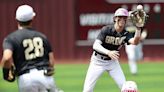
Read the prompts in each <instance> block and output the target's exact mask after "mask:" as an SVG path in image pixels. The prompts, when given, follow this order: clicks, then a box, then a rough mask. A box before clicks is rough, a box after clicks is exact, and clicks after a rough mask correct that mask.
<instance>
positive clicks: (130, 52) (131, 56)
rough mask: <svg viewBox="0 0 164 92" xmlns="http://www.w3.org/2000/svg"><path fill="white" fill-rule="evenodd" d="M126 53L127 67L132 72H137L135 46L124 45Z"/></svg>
mask: <svg viewBox="0 0 164 92" xmlns="http://www.w3.org/2000/svg"><path fill="white" fill-rule="evenodd" d="M126 53H127V57H128V64H129V69H130V72H131V73H132V74H136V73H137V61H136V58H137V56H136V46H135V45H126Z"/></svg>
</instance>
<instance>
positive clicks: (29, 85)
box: [18, 73, 39, 92]
mask: <svg viewBox="0 0 164 92" xmlns="http://www.w3.org/2000/svg"><path fill="white" fill-rule="evenodd" d="M18 87H19V92H38V91H39V88H38V87H37V85H36V84H35V83H33V80H32V79H31V75H29V73H27V74H23V75H21V76H19V77H18Z"/></svg>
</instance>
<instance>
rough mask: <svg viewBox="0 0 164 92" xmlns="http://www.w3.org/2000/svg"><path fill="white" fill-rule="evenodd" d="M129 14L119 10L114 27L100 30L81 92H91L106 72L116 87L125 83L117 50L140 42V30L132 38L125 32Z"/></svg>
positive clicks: (122, 9) (121, 9)
mask: <svg viewBox="0 0 164 92" xmlns="http://www.w3.org/2000/svg"><path fill="white" fill-rule="evenodd" d="M128 16H129V13H128V11H127V10H126V9H124V8H119V9H117V10H116V12H115V14H114V18H113V19H114V25H108V26H105V27H103V28H102V30H101V32H100V33H99V35H98V37H97V39H96V40H95V42H94V44H93V50H94V51H93V54H92V57H91V62H90V66H89V68H88V71H87V74H86V79H85V83H84V89H83V92H93V89H94V86H95V84H96V81H97V80H98V78H99V77H100V76H101V75H102V74H103V72H104V71H107V72H108V74H109V75H110V76H111V77H112V78H113V79H114V81H115V82H116V84H117V85H118V87H119V88H120V90H121V88H122V85H123V84H124V83H125V82H126V79H125V76H124V73H123V71H122V69H121V67H120V64H119V61H118V59H119V56H120V54H119V49H120V48H121V46H122V45H124V44H125V43H128V44H138V42H139V41H140V30H141V29H140V28H137V30H136V32H135V35H134V37H133V36H132V35H131V34H129V32H128V31H126V30H125V24H126V21H127V17H128Z"/></svg>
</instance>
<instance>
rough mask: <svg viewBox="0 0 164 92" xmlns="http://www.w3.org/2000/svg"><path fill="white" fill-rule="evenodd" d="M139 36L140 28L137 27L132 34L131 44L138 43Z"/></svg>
mask: <svg viewBox="0 0 164 92" xmlns="http://www.w3.org/2000/svg"><path fill="white" fill-rule="evenodd" d="M140 38H141V28H137V30H136V32H135V35H134V41H133V44H135V45H136V44H138V43H139V42H140Z"/></svg>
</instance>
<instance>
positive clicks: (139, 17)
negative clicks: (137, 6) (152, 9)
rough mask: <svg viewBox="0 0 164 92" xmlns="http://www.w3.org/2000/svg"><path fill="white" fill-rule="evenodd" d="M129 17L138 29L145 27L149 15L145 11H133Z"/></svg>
mask: <svg viewBox="0 0 164 92" xmlns="http://www.w3.org/2000/svg"><path fill="white" fill-rule="evenodd" d="M129 15H130V20H131V21H132V23H133V24H134V25H135V26H136V27H144V26H145V24H146V22H147V18H148V15H147V14H146V12H145V11H144V10H143V9H142V10H135V11H131V12H130V14H129Z"/></svg>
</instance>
